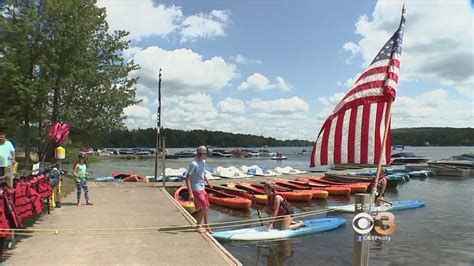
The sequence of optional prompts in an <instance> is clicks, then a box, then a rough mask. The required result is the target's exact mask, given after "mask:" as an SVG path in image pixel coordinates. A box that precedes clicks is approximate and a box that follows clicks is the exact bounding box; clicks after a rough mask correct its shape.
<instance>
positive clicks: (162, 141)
mask: <svg viewBox="0 0 474 266" xmlns="http://www.w3.org/2000/svg"><path fill="white" fill-rule="evenodd" d="M165 148H166V137H161V170H162V171H163V187H164V188H166V174H165V169H166V165H165V159H166V154H165V153H166V152H165V150H166V149H165Z"/></svg>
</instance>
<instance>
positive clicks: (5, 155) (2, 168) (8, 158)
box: [0, 130, 15, 176]
mask: <svg viewBox="0 0 474 266" xmlns="http://www.w3.org/2000/svg"><path fill="white" fill-rule="evenodd" d="M14 164H15V148H14V147H13V144H12V143H11V142H10V141H9V140H7V134H6V133H5V132H4V131H3V130H0V176H4V175H6V174H7V173H8V171H7V169H8V168H9V167H12V166H13V165H14ZM11 171H12V170H10V172H11Z"/></svg>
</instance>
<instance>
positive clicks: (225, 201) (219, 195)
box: [206, 188, 252, 210]
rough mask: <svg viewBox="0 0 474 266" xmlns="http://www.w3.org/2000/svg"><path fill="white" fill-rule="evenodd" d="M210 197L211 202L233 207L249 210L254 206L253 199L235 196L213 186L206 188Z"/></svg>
mask: <svg viewBox="0 0 474 266" xmlns="http://www.w3.org/2000/svg"><path fill="white" fill-rule="evenodd" d="M206 192H207V194H208V199H209V202H210V203H211V204H214V205H218V206H222V207H227V208H231V209H239V210H247V209H250V207H251V206H252V201H251V200H249V199H244V198H242V197H239V196H234V195H231V194H228V193H225V192H221V191H218V190H215V189H212V188H206Z"/></svg>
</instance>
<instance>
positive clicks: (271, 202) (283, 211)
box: [268, 191, 293, 216]
mask: <svg viewBox="0 0 474 266" xmlns="http://www.w3.org/2000/svg"><path fill="white" fill-rule="evenodd" d="M276 196H281V198H282V199H283V200H282V201H280V206H279V207H278V213H277V215H278V216H280V215H287V214H292V213H293V212H292V211H291V210H286V209H285V208H284V207H283V205H286V206H288V207H289V206H290V204H289V203H288V201H286V199H285V197H283V195H282V194H280V193H278V192H276V191H274V192H273V195H272V196H271V197H269V198H268V206H270V208H271V211H272V214H273V212H274V211H275V210H274V208H275V197H276Z"/></svg>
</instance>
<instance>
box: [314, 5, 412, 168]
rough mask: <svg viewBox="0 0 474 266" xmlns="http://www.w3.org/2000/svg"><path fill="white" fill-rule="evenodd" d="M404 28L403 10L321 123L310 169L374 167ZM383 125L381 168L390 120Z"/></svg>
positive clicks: (387, 154)
mask: <svg viewBox="0 0 474 266" xmlns="http://www.w3.org/2000/svg"><path fill="white" fill-rule="evenodd" d="M404 26H405V9H403V11H402V18H401V21H400V26H399V27H398V29H397V31H396V32H395V33H394V34H393V35H392V37H391V38H390V39H389V40H388V41H387V43H385V45H384V46H383V48H382V49H381V50H380V52H379V53H378V54H377V56H376V57H375V59H374V60H373V61H372V63H371V64H370V66H369V67H368V68H367V69H366V70H365V71H364V72H363V73H362V74H361V75H360V77H359V78H358V79H357V81H356V82H355V84H354V85H353V86H352V87H351V89H350V91H349V93H347V94H346V95H345V96H344V98H343V99H342V100H341V101H340V102H339V103H338V104H337V105H336V108H335V109H334V111H333V112H332V114H331V115H329V117H328V118H327V120H326V121H325V122H324V124H323V126H322V128H321V130H320V132H319V134H318V137H317V139H316V143H315V145H314V147H313V152H312V153H311V162H310V166H311V167H315V166H319V165H328V164H377V163H378V160H379V156H380V153H381V152H382V140H383V133H384V129H385V116H386V115H388V114H389V112H388V110H389V106H390V104H391V102H392V101H393V100H394V99H395V95H396V89H397V85H398V71H399V67H400V55H401V52H402V39H403V31H404ZM387 121H389V122H388V125H387V126H388V130H389V133H388V134H389V135H388V137H387V142H386V145H385V156H381V160H382V164H386V162H389V161H390V145H391V142H390V118H389V119H388V120H387Z"/></svg>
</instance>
